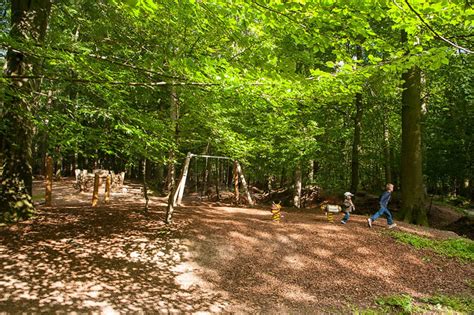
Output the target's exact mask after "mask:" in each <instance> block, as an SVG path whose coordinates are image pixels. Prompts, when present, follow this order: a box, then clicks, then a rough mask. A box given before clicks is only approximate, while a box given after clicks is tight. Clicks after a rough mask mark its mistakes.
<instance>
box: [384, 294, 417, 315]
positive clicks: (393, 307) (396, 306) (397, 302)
mask: <svg viewBox="0 0 474 315" xmlns="http://www.w3.org/2000/svg"><path fill="white" fill-rule="evenodd" d="M375 303H377V305H380V306H381V307H382V309H383V311H389V312H391V311H396V312H397V313H399V314H411V313H412V312H413V311H414V308H415V306H414V305H413V298H412V297H411V296H409V295H407V294H402V295H392V296H387V297H383V298H378V299H377V300H376V301H375Z"/></svg>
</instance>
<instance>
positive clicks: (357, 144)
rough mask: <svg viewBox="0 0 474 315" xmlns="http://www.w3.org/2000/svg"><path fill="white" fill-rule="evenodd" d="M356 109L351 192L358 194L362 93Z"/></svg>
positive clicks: (358, 51)
mask: <svg viewBox="0 0 474 315" xmlns="http://www.w3.org/2000/svg"><path fill="white" fill-rule="evenodd" d="M355 58H356V59H357V60H362V47H361V46H357V47H356V55H355ZM355 109H356V113H355V116H354V138H353V139H352V160H351V192H353V193H356V192H357V189H358V188H359V166H360V164H359V155H360V146H361V137H360V132H361V128H362V127H361V125H362V110H363V105H362V93H357V94H356V96H355Z"/></svg>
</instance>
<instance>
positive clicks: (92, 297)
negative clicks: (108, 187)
mask: <svg viewBox="0 0 474 315" xmlns="http://www.w3.org/2000/svg"><path fill="white" fill-rule="evenodd" d="M133 189H137V188H136V187H135V188H133V187H129V190H128V191H127V193H123V194H121V195H119V194H117V195H114V196H113V199H112V204H111V205H107V206H104V205H101V206H100V207H98V208H90V206H89V201H90V198H89V197H90V196H88V194H77V193H75V192H74V191H73V190H70V187H69V185H68V183H67V182H65V183H64V185H63V187H61V188H60V189H57V190H56V193H58V191H61V192H62V193H63V195H62V197H61V195H57V199H54V200H53V202H55V200H56V204H57V206H55V207H52V208H49V209H46V208H40V209H41V212H40V213H39V214H38V216H36V217H35V218H33V219H31V220H28V221H26V222H22V223H18V224H14V225H11V226H8V227H0V262H1V265H0V292H2V293H3V294H2V295H0V311H3V312H9V313H18V312H22V311H29V312H38V313H39V312H46V313H54V312H72V311H76V312H77V311H81V312H91V311H92V312H96V311H98V312H104V313H110V314H114V313H118V312H142V311H145V312H154V313H169V312H171V313H183V312H185V313H216V312H222V311H229V312H243V313H255V312H262V313H315V312H317V311H320V312H321V311H326V312H340V311H342V312H350V311H351V310H353V309H364V308H368V307H373V306H374V300H375V298H377V297H380V296H386V295H391V294H401V293H407V294H410V295H412V296H415V297H422V296H427V295H434V294H447V295H459V294H463V295H469V296H474V290H473V288H472V286H469V284H468V282H467V281H466V280H470V281H473V280H474V266H473V264H468V263H461V262H459V261H457V260H454V259H448V258H443V257H440V256H438V255H436V254H433V253H431V252H429V251H423V250H415V249H413V248H411V247H409V246H407V245H404V244H400V243H397V242H395V241H394V240H393V239H392V238H391V237H390V236H389V235H388V234H387V229H386V228H385V226H384V225H385V222H384V220H377V221H376V222H375V226H374V228H373V229H368V228H367V227H366V225H365V217H363V216H356V215H354V216H352V217H351V220H350V221H349V223H348V224H347V225H340V224H336V223H334V224H331V223H328V222H327V221H326V219H325V217H324V216H323V215H322V214H319V213H315V212H311V211H306V212H303V211H301V212H290V213H286V215H285V221H284V222H282V223H279V224H278V223H273V222H271V221H270V213H269V211H268V209H246V208H233V207H228V206H223V205H216V204H210V203H207V204H206V203H201V202H199V203H192V202H188V203H187V206H186V207H182V208H178V209H177V210H176V213H175V224H173V225H172V226H165V225H164V224H163V223H162V219H163V216H164V209H165V208H164V203H163V201H164V200H163V199H160V198H153V199H152V202H151V211H150V212H149V213H148V214H144V213H143V212H142V211H141V209H142V208H143V200H142V199H141V198H140V196H139V193H138V194H135V193H134V190H133ZM58 203H59V205H58ZM336 222H338V221H336ZM399 225H400V228H399V229H400V230H405V231H410V232H415V233H418V234H422V235H425V236H428V237H434V238H446V237H453V236H455V234H454V233H452V232H443V231H438V230H435V229H427V228H419V227H413V226H410V225H405V224H403V223H399Z"/></svg>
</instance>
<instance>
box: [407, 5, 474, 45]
mask: <svg viewBox="0 0 474 315" xmlns="http://www.w3.org/2000/svg"><path fill="white" fill-rule="evenodd" d="M405 3H406V4H407V5H408V7H409V8H410V10H411V11H412V12H413V13H415V14H416V16H417V17H418V18H419V19H420V21H421V22H422V23H423V24H425V25H426V27H427V28H428V29H429V30H430V31H431V32H432V33H433V34H435V36H436V37H437V38H439V39H441V40H443V41H445V42H446V43H448V44H450V45H451V46H453V47H456V48H457V49H461V50H464V51H465V52H467V53H469V54H472V53H474V52H473V51H472V50H470V49H467V48H464V47H462V46H459V45H458V44H456V43H454V42H452V41H450V40H449V39H447V38H445V37H443V36H441V35H440V34H438V32H436V31H435V30H434V29H433V28H432V27H431V26H430V25H429V24H428V23H427V22H426V21H425V20H424V19H423V17H422V16H421V15H420V14H419V13H418V12H417V11H416V10H415V9H414V8H413V7H412V6H411V4H410V3H409V2H408V0H405Z"/></svg>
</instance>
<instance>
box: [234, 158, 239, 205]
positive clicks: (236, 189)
mask: <svg viewBox="0 0 474 315" xmlns="http://www.w3.org/2000/svg"><path fill="white" fill-rule="evenodd" d="M237 165H238V163H237V161H234V194H235V202H236V203H239V198H240V195H239V194H240V192H239V172H238V170H237Z"/></svg>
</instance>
